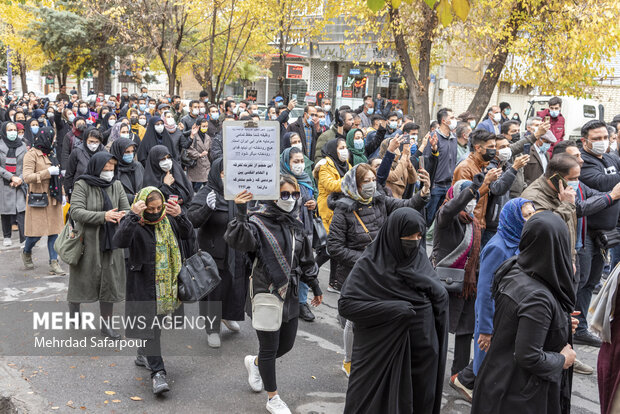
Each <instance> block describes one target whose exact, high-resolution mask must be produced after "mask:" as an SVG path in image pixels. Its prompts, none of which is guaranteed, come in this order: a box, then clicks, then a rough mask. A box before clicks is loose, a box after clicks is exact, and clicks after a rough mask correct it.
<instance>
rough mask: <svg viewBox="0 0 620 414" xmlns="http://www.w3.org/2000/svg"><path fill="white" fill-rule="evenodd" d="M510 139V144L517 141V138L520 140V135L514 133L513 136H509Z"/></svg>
mask: <svg viewBox="0 0 620 414" xmlns="http://www.w3.org/2000/svg"><path fill="white" fill-rule="evenodd" d="M511 137H512V142H516V141H518V140H519V138H521V134H519V133H518V132H515V133H514V134H512V135H511Z"/></svg>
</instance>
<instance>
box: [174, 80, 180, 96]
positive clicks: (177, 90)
mask: <svg viewBox="0 0 620 414" xmlns="http://www.w3.org/2000/svg"><path fill="white" fill-rule="evenodd" d="M175 95H179V96H180V95H181V79H177V84H176V89H175Z"/></svg>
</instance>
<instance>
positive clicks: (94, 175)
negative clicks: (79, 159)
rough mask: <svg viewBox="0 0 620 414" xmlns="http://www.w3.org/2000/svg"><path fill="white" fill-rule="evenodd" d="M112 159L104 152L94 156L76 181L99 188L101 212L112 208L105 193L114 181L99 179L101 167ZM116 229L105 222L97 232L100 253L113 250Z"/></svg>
mask: <svg viewBox="0 0 620 414" xmlns="http://www.w3.org/2000/svg"><path fill="white" fill-rule="evenodd" d="M112 158H114V156H113V155H112V154H110V153H109V152H105V151H102V152H98V153H96V154H94V155H93V156H92V158H91V159H90V160H89V161H88V166H87V167H86V173H85V174H84V175H81V176H80V177H78V180H84V181H85V182H86V183H87V184H88V185H90V186H91V187H97V188H99V191H100V192H101V197H102V198H103V209H102V210H101V211H109V210H112V209H113V208H114V206H113V205H112V200H110V197H109V196H108V193H107V192H106V191H105V189H106V188H108V187H110V186H111V185H112V184H113V183H114V180H112V181H110V182H108V181H106V180H104V179H102V178H101V177H99V175H100V174H101V171H103V167H105V165H106V164H107V163H108V161H110V160H111V159H112ZM114 175H115V176H116V175H118V170H117V171H115V174H114ZM115 179H116V178H115ZM116 227H117V224H116V223H110V222H109V221H105V222H104V224H103V228H102V229H101V230H99V249H100V250H101V251H102V252H107V251H110V250H113V249H114V248H115V247H114V241H113V239H114V234H115V233H116Z"/></svg>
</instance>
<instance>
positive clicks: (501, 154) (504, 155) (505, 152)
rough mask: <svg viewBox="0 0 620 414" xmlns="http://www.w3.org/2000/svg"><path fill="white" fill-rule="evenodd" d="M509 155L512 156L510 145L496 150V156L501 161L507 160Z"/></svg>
mask: <svg viewBox="0 0 620 414" xmlns="http://www.w3.org/2000/svg"><path fill="white" fill-rule="evenodd" d="M510 157H512V150H511V149H510V147H506V148H502V149H501V150H499V151H497V158H499V160H500V161H501V162H506V161H508V160H509V159H510Z"/></svg>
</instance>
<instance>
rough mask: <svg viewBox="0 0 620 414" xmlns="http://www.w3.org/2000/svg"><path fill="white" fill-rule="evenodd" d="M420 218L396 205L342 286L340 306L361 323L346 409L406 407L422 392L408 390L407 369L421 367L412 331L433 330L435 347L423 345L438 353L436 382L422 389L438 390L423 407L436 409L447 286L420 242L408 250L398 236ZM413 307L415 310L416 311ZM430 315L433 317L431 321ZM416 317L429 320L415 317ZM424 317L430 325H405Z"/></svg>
mask: <svg viewBox="0 0 620 414" xmlns="http://www.w3.org/2000/svg"><path fill="white" fill-rule="evenodd" d="M425 226H426V225H425V221H424V218H423V217H422V215H421V214H420V213H419V212H417V211H416V210H414V209H412V208H409V207H403V208H399V209H398V210H396V211H394V212H393V213H392V214H391V215H390V216H389V217H388V219H387V221H386V223H385V224H384V225H383V227H382V228H381V230H380V231H379V234H378V235H377V237H376V238H375V240H374V241H373V242H372V243H371V244H370V245H369V246H368V247H367V248H366V250H365V251H364V253H363V254H362V257H361V258H360V259H359V260H358V261H357V262H356V263H355V266H354V267H353V269H352V270H351V272H350V273H349V276H348V277H347V279H346V281H345V282H344V284H343V286H342V291H341V294H340V299H339V301H338V310H339V312H340V314H341V315H342V316H343V317H345V318H346V319H348V320H351V321H353V322H354V323H355V326H356V328H359V331H358V332H359V334H358V332H357V331H356V338H357V337H358V335H359V336H360V339H361V341H362V342H363V344H362V345H354V346H355V347H356V348H355V349H356V352H359V355H360V360H364V361H366V362H365V363H360V362H356V361H354V362H353V363H354V365H355V366H356V368H355V370H352V371H351V378H350V379H349V389H348V391H347V401H346V407H345V411H351V412H356V411H359V410H361V409H362V408H365V410H366V411H368V412H375V411H376V412H379V411H381V410H382V409H383V410H385V411H390V412H411V410H412V407H413V406H414V395H413V394H414V393H415V392H416V391H417V392H420V393H424V391H422V390H413V387H412V382H411V378H412V375H414V374H415V375H423V373H419V372H416V371H415V370H416V367H415V366H412V362H411V359H412V357H411V354H410V352H411V351H410V349H411V343H412V341H414V340H415V335H424V336H425V337H432V336H434V335H436V337H437V349H435V348H434V347H433V349H428V353H427V354H428V357H429V358H438V364H437V372H435V373H433V376H432V378H434V380H435V383H430V384H428V387H427V389H426V390H425V391H426V392H432V393H433V394H434V396H435V397H434V402H433V405H432V406H429V407H425V408H426V410H425V412H428V413H434V414H439V412H440V410H441V396H442V388H443V380H444V370H445V364H446V353H447V345H448V314H447V308H448V294H447V292H446V290H445V289H444V287H443V286H442V284H441V282H440V281H439V278H438V276H437V274H436V273H435V271H434V270H433V267H432V266H431V263H430V261H429V259H428V256H427V255H426V252H425V251H424V249H423V248H422V247H421V246H420V244H418V246H417V248H416V249H415V250H414V251H413V252H412V253H409V254H407V252H406V250H405V248H404V247H403V243H402V241H401V237H406V236H410V235H412V234H414V233H418V232H419V233H422V234H423V233H424V230H425ZM422 242H423V240H422V241H420V242H418V243H422ZM429 307H430V308H432V316H431V314H430V312H429V310H428V309H429ZM417 312H419V313H420V315H418V316H416V313H417ZM425 315H428V316H425ZM429 317H432V318H433V320H431V321H428V320H427V319H428V318H429ZM416 320H417V321H418V322H420V320H423V321H426V322H425V323H424V324H421V323H412V321H416ZM422 325H424V326H426V327H428V331H425V332H420V331H419V330H416V331H410V326H417V327H420V326H422ZM431 327H432V328H431ZM418 329H419V328H418ZM431 329H433V330H431ZM425 355H426V354H425ZM417 357H420V356H419V355H418V356H417ZM386 361H387V362H386ZM356 364H358V365H356ZM425 374H428V375H430V373H425ZM386 401H389V405H388V406H387V407H388V408H386V405H385V404H386Z"/></svg>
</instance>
